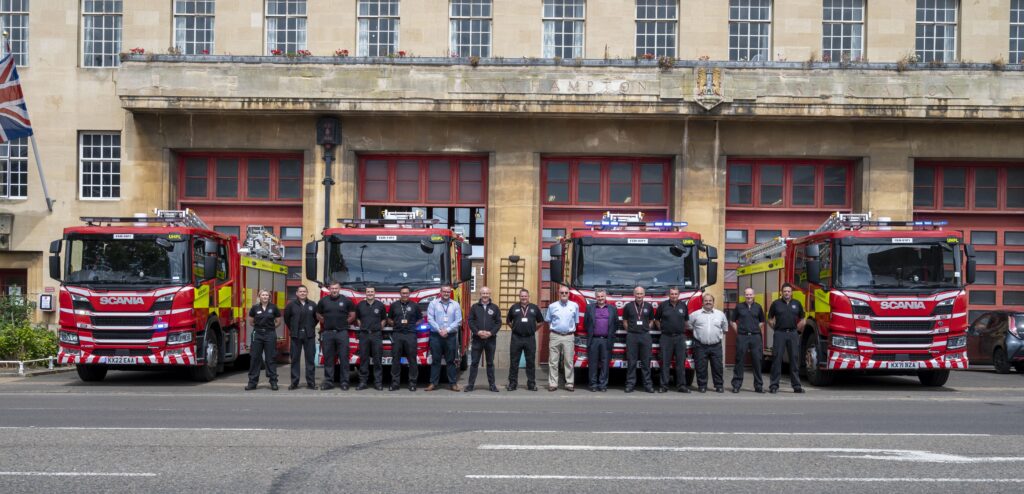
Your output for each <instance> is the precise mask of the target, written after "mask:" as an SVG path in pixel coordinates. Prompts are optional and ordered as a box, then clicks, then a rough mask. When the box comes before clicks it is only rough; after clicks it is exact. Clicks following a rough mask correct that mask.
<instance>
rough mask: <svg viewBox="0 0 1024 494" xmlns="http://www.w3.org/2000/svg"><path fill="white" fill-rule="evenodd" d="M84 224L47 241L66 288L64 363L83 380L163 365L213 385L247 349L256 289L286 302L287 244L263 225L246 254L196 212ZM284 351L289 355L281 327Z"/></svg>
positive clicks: (62, 334)
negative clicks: (186, 371) (284, 262)
mask: <svg viewBox="0 0 1024 494" xmlns="http://www.w3.org/2000/svg"><path fill="white" fill-rule="evenodd" d="M81 220H82V221H83V222H85V226H75V227H68V228H66V229H65V230H64V236H63V238H62V239H60V240H54V241H53V242H52V243H51V244H50V253H51V256H50V266H49V268H50V276H51V277H52V278H53V279H55V280H57V281H59V282H61V287H60V297H59V300H60V318H59V321H60V330H59V331H60V333H59V336H60V351H59V353H58V360H59V361H60V362H61V363H64V364H75V365H76V366H77V370H78V375H79V377H80V378H81V379H82V380H83V381H99V380H102V379H103V378H104V377H105V376H106V374H107V370H108V369H138V368H143V367H158V366H184V367H188V368H189V371H190V372H191V374H192V377H193V378H194V379H196V380H201V381H210V380H212V379H213V378H214V377H216V376H217V374H218V373H219V372H221V371H222V370H223V369H224V365H225V364H226V363H231V362H234V361H236V360H238V359H239V358H240V357H242V356H243V355H247V354H248V353H249V347H250V343H251V341H250V337H251V335H250V333H251V331H248V330H247V327H246V322H245V316H246V312H247V310H248V308H249V307H250V306H251V305H252V304H253V303H255V300H256V297H257V295H258V292H259V290H262V289H266V290H269V291H270V292H271V300H272V301H274V302H275V303H277V304H278V305H279V306H281V307H283V306H284V296H285V278H286V276H287V274H288V269H287V268H286V267H285V266H284V265H281V264H279V263H277V262H275V261H276V260H277V259H280V258H281V256H282V255H283V253H282V250H283V248H282V247H280V243H279V242H278V241H277V239H276V238H274V237H273V236H272V235H269V234H267V233H265V232H263V231H261V229H260V231H252V232H250V233H251V235H250V236H249V238H248V239H247V241H246V245H244V246H243V247H242V248H241V249H240V248H239V244H238V239H237V238H236V237H234V236H227V235H224V234H222V233H218V232H216V231H214V230H213V229H212V228H210V227H209V226H207V225H206V223H204V222H203V221H202V219H200V218H199V217H198V216H196V215H195V214H194V213H193V212H192V211H191V210H159V209H158V210H156V211H155V214H154V215H153V216H145V215H138V216H134V217H83V218H81ZM62 252H63V253H64V260H63V262H62V260H61V253H62ZM62 269H63V274H64V276H63V277H61V271H62ZM278 350H279V352H280V353H282V354H283V353H286V352H287V351H288V335H287V334H285V329H284V328H283V327H281V328H278Z"/></svg>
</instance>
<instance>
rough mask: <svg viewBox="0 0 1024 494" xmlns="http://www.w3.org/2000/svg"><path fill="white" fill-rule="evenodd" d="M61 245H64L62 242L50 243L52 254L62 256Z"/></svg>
mask: <svg viewBox="0 0 1024 494" xmlns="http://www.w3.org/2000/svg"><path fill="white" fill-rule="evenodd" d="M61 243H62V241H61V240H54V241H53V242H50V253H51V254H60V245H61Z"/></svg>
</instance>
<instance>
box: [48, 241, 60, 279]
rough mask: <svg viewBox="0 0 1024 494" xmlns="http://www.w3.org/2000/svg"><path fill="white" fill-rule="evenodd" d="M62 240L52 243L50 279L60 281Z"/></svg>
mask: <svg viewBox="0 0 1024 494" xmlns="http://www.w3.org/2000/svg"><path fill="white" fill-rule="evenodd" d="M61 243H62V241H61V240H54V241H53V242H50V254H52V255H51V256H50V278H53V279H54V281H60V246H61Z"/></svg>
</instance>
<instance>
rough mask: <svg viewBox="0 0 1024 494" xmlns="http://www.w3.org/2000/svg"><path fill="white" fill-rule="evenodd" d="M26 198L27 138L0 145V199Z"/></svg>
mask: <svg viewBox="0 0 1024 494" xmlns="http://www.w3.org/2000/svg"><path fill="white" fill-rule="evenodd" d="M27 197H28V144H27V138H24V137H23V138H21V139H16V140H13V141H9V142H5V143H3V144H0V199H25V198H27Z"/></svg>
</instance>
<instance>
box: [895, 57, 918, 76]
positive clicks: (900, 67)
mask: <svg viewBox="0 0 1024 494" xmlns="http://www.w3.org/2000/svg"><path fill="white" fill-rule="evenodd" d="M912 63H917V54H916V53H912V52H908V53H907V54H906V55H903V57H902V58H900V59H899V60H897V61H896V72H903V71H904V70H907V67H909V66H910V64H912Z"/></svg>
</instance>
